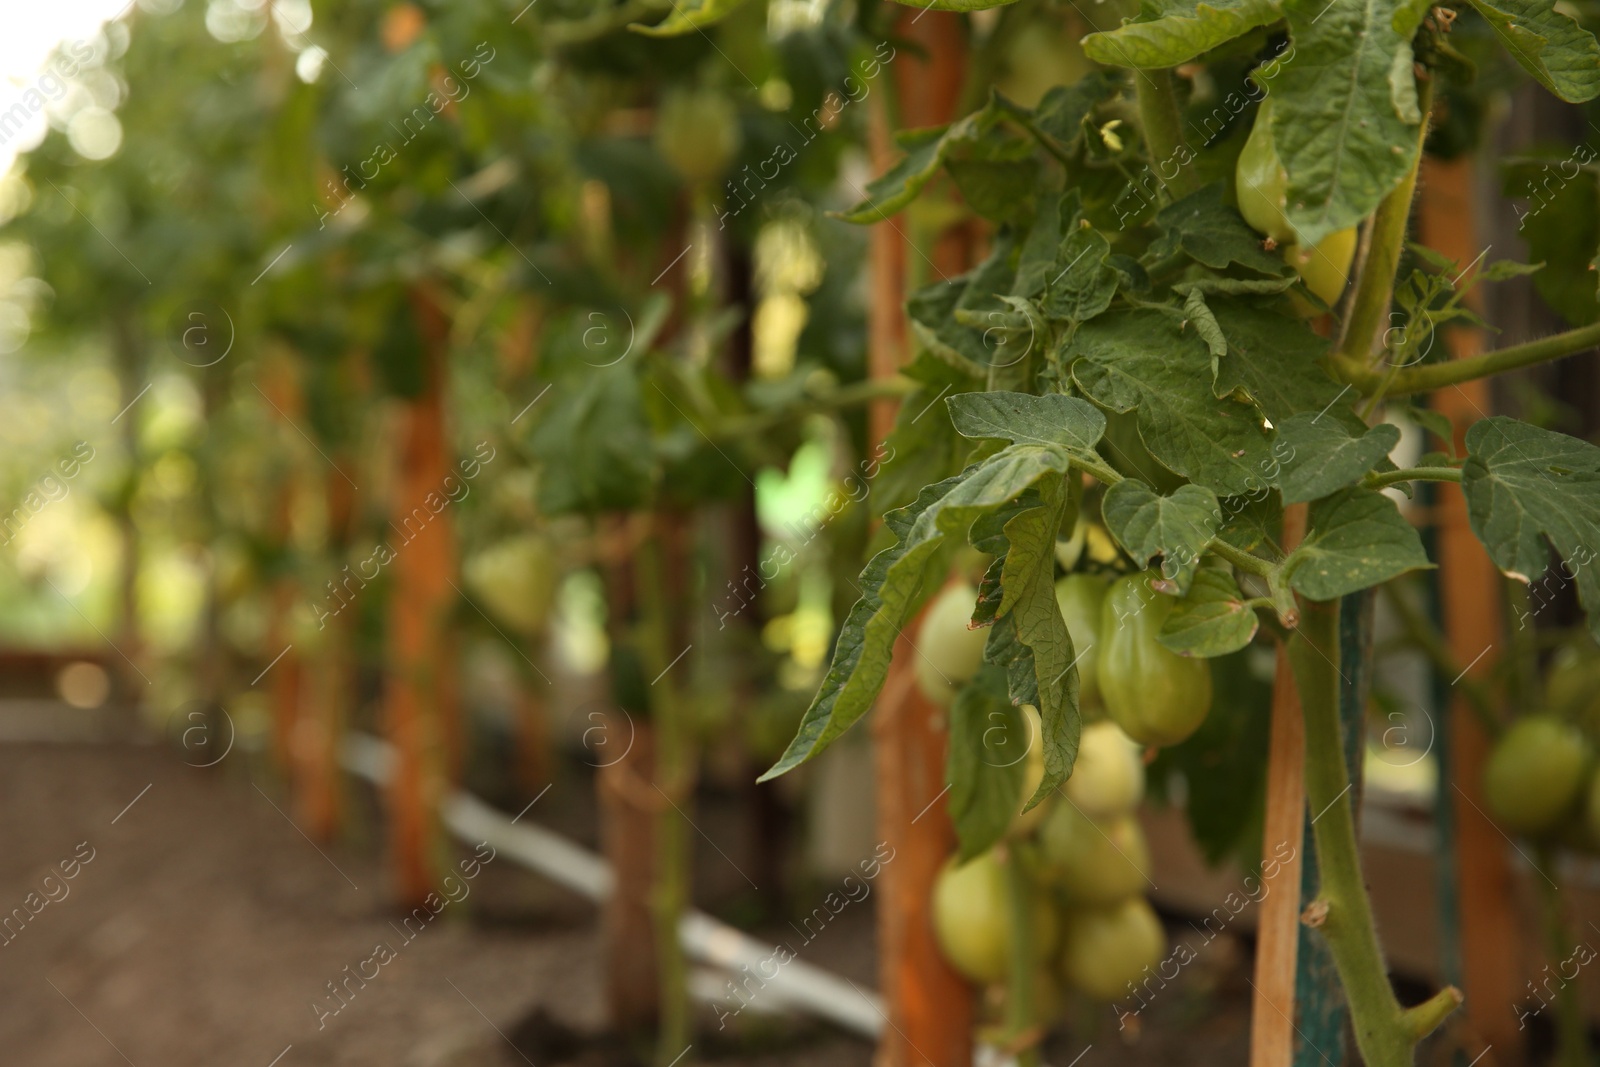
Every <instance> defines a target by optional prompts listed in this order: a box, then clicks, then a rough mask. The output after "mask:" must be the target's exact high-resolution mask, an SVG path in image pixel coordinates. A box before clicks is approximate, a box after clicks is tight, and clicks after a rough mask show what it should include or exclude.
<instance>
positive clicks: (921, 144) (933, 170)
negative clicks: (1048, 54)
mask: <svg viewBox="0 0 1600 1067" xmlns="http://www.w3.org/2000/svg"><path fill="white" fill-rule="evenodd" d="M977 6H979V7H988V6H992V5H987V4H980V5H977ZM952 10H956V9H952ZM1004 110H1005V107H1004V105H1003V104H1002V103H1000V102H997V101H995V100H990V102H989V104H988V105H987V106H985V107H983V108H981V109H980V110H978V111H974V112H973V113H972V114H970V115H968V116H966V117H965V118H963V119H959V120H957V121H956V122H953V123H951V124H950V125H948V126H934V127H930V128H928V129H923V130H910V131H907V132H905V133H902V134H900V135H898V136H897V137H896V138H895V140H896V141H897V142H898V143H899V145H900V147H901V148H903V149H905V151H906V154H905V156H903V157H902V158H901V159H900V160H899V161H898V162H897V163H895V165H894V166H892V167H890V168H889V169H888V170H887V171H885V172H884V173H883V174H881V175H879V176H878V177H876V178H874V179H873V180H872V181H870V182H868V183H867V188H866V190H865V195H864V196H863V198H862V200H861V203H859V204H857V205H856V206H855V207H853V208H851V209H850V210H848V211H844V212H840V213H838V215H837V216H836V217H838V218H841V219H843V220H844V221H846V222H855V223H862V224H865V223H871V222H878V221H881V220H883V219H886V218H889V217H890V216H891V215H893V214H895V213H896V212H898V211H899V210H900V209H901V208H903V207H905V206H906V205H907V204H909V203H911V201H913V200H915V199H916V198H917V194H919V193H921V192H922V189H923V187H924V186H926V185H927V184H928V183H929V182H930V181H932V180H933V178H934V175H936V174H938V173H939V168H940V167H942V166H944V164H945V161H946V160H947V159H949V158H950V157H951V155H952V154H953V153H955V152H957V151H958V150H959V149H963V148H971V146H973V145H974V144H976V143H977V142H979V141H981V140H982V139H983V138H984V137H986V136H987V135H988V134H989V133H990V131H992V130H993V129H994V126H995V123H996V122H998V121H999V119H1000V116H1001V114H1002V113H1003V112H1004Z"/></svg>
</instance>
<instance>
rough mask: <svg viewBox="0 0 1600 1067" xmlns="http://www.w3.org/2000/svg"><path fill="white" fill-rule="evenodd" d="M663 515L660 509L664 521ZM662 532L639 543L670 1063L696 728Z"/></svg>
mask: <svg viewBox="0 0 1600 1067" xmlns="http://www.w3.org/2000/svg"><path fill="white" fill-rule="evenodd" d="M662 518H663V516H662V514H661V513H660V512H657V513H656V520H657V522H660V521H661V520H662ZM666 521H668V522H671V521H673V520H672V519H670V518H669V519H667V520H666ZM661 533H662V531H660V530H657V532H656V536H653V537H650V538H647V539H646V540H645V542H644V543H643V544H642V545H640V551H639V557H638V558H639V578H640V587H641V588H640V594H641V595H640V602H641V603H640V607H641V615H642V616H643V619H642V621H643V624H644V626H643V630H644V635H645V641H646V657H647V659H648V661H649V662H650V664H651V668H650V669H651V670H652V671H655V670H660V671H661V672H662V676H661V677H659V678H658V679H657V681H658V682H659V683H660V684H659V685H656V686H653V687H652V688H653V689H654V693H653V694H652V695H653V700H652V705H653V707H652V709H651V710H652V716H651V717H652V719H653V720H654V723H655V740H656V756H655V782H656V788H657V789H658V790H660V791H661V793H662V795H663V798H664V799H665V800H666V801H669V802H670V803H665V804H663V805H662V806H661V809H660V813H659V815H658V816H657V818H656V884H655V886H654V887H653V889H652V892H651V895H650V909H651V913H652V916H653V918H654V919H655V940H656V967H657V979H658V985H659V987H660V998H661V999H660V1022H659V1030H658V1032H657V1043H656V1057H657V1061H658V1062H659V1063H660V1064H662V1065H666V1064H669V1063H671V1062H673V1060H674V1058H675V1057H677V1056H680V1055H681V1054H682V1052H683V1049H684V1047H685V1046H686V1045H688V1043H689V1018H690V1016H689V1010H690V1009H689V962H688V959H687V957H685V955H684V952H683V944H682V942H681V941H680V940H679V938H678V922H679V920H680V919H681V918H682V916H683V912H684V909H685V908H687V907H688V897H689V830H688V818H689V817H688V816H687V815H686V814H684V812H683V811H682V810H681V807H682V804H687V803H688V802H689V801H688V796H689V782H690V780H691V778H692V765H691V753H690V743H691V740H690V734H689V728H688V723H686V722H685V721H684V713H685V712H686V711H687V709H686V708H685V707H683V706H682V704H681V703H680V701H679V700H678V687H677V683H676V681H674V680H672V679H671V678H668V677H666V673H667V670H668V668H669V666H670V660H671V657H672V652H671V651H670V649H669V637H668V631H669V626H670V624H669V621H668V620H669V612H670V611H671V605H672V593H671V590H670V588H669V586H668V583H669V582H670V580H671V579H670V576H669V575H668V573H667V563H666V559H665V547H664V545H663V541H664V540H666V538H663V537H662V536H661ZM680 801H681V802H682V803H681V804H680Z"/></svg>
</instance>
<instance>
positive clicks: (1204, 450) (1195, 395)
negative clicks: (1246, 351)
mask: <svg viewBox="0 0 1600 1067" xmlns="http://www.w3.org/2000/svg"><path fill="white" fill-rule="evenodd" d="M1063 359H1064V360H1066V361H1068V362H1070V363H1071V364H1072V377H1073V380H1074V381H1076V382H1077V383H1078V387H1079V388H1080V389H1082V390H1083V392H1084V393H1085V394H1086V395H1087V396H1088V397H1089V398H1090V399H1091V400H1093V401H1094V402H1095V403H1097V404H1099V405H1101V406H1102V407H1106V408H1110V409H1111V410H1112V411H1117V412H1128V411H1134V412H1137V419H1138V425H1139V437H1140V439H1142V440H1143V441H1144V443H1145V447H1146V448H1148V449H1149V450H1150V454H1151V455H1153V456H1154V457H1155V458H1156V459H1157V460H1159V461H1160V462H1161V463H1162V464H1164V465H1166V466H1167V467H1168V468H1170V469H1171V470H1174V471H1177V472H1178V473H1179V474H1182V475H1184V476H1185V477H1187V478H1188V479H1189V480H1190V481H1192V482H1195V483H1197V484H1199V485H1203V486H1205V487H1206V488H1208V489H1211V490H1212V491H1214V492H1216V493H1217V494H1218V495H1219V496H1233V495H1237V494H1241V493H1248V492H1250V491H1251V490H1252V489H1257V488H1259V487H1260V486H1261V485H1262V475H1261V473H1260V472H1261V471H1264V470H1266V469H1268V467H1270V466H1271V464H1272V463H1273V459H1272V455H1271V449H1270V446H1269V443H1268V439H1267V435H1266V431H1265V429H1264V428H1263V427H1262V425H1261V417H1260V416H1259V415H1258V414H1257V413H1256V411H1255V410H1254V409H1253V408H1252V407H1251V406H1250V405H1248V404H1243V403H1240V402H1238V401H1236V400H1233V399H1230V398H1224V397H1217V396H1215V395H1213V393H1212V389H1211V381H1212V373H1211V362H1212V357H1211V353H1210V351H1209V350H1208V349H1207V348H1206V344H1205V342H1204V341H1203V340H1201V338H1200V336H1199V335H1198V334H1197V333H1196V332H1195V331H1194V330H1193V329H1185V328H1184V327H1183V326H1182V319H1181V318H1180V317H1179V316H1178V315H1176V314H1175V313H1171V312H1167V311H1164V310H1161V309H1156V308H1137V309H1133V310H1129V311H1109V312H1107V313H1106V314H1104V315H1101V316H1099V317H1098V318H1094V319H1091V320H1090V321H1088V322H1086V323H1084V324H1083V325H1082V326H1080V327H1079V328H1078V331H1077V333H1076V334H1075V335H1074V336H1073V338H1072V340H1071V342H1070V343H1069V344H1068V345H1067V347H1066V349H1065V351H1064V352H1063ZM1074 361H1075V362H1074Z"/></svg>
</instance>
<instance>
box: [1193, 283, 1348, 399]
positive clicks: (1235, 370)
mask: <svg viewBox="0 0 1600 1067" xmlns="http://www.w3.org/2000/svg"><path fill="white" fill-rule="evenodd" d="M1208 304H1209V305H1210V307H1211V312H1212V314H1213V315H1215V316H1216V320H1217V324H1218V326H1219V327H1220V328H1221V329H1222V333H1223V336H1224V337H1226V338H1227V340H1228V352H1227V355H1225V356H1224V357H1223V358H1222V359H1220V360H1218V361H1217V377H1216V393H1217V395H1218V396H1232V397H1235V398H1236V399H1239V400H1249V401H1251V402H1252V403H1254V404H1255V405H1256V407H1258V408H1259V409H1260V410H1261V413H1262V414H1263V415H1265V416H1266V417H1267V418H1268V420H1270V421H1271V422H1272V424H1273V425H1274V426H1277V425H1281V424H1282V423H1283V422H1284V421H1285V420H1286V419H1288V418H1289V416H1291V415H1294V414H1296V413H1299V412H1303V411H1309V412H1320V411H1324V410H1327V411H1328V415H1327V417H1328V418H1331V419H1341V420H1349V419H1353V418H1354V415H1353V414H1352V413H1351V411H1350V409H1349V407H1348V406H1345V407H1332V405H1334V404H1335V402H1336V401H1337V400H1338V399H1339V398H1340V397H1343V396H1348V397H1349V398H1350V400H1351V401H1354V400H1355V399H1356V397H1355V394H1354V392H1353V391H1351V390H1350V389H1349V388H1348V387H1347V386H1341V385H1339V384H1338V383H1337V382H1335V381H1334V380H1333V379H1332V378H1330V377H1328V373H1327V371H1325V370H1323V369H1322V365H1321V364H1320V363H1319V362H1318V360H1320V359H1321V358H1322V355H1323V353H1324V352H1326V351H1327V348H1328V342H1327V340H1326V339H1324V338H1322V337H1318V336H1317V335H1316V334H1315V333H1313V332H1312V331H1311V329H1310V327H1308V326H1307V325H1306V323H1305V321H1304V320H1303V319H1301V318H1299V317H1298V316H1291V315H1285V314H1282V313H1281V312H1280V311H1278V310H1277V309H1276V307H1275V306H1274V305H1270V304H1264V303H1262V302H1261V301H1258V300H1251V299H1247V298H1241V297H1229V296H1216V297H1212V298H1211V299H1210V300H1209V301H1208Z"/></svg>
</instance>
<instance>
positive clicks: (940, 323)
mask: <svg viewBox="0 0 1600 1067" xmlns="http://www.w3.org/2000/svg"><path fill="white" fill-rule="evenodd" d="M1012 247H1013V242H1012V239H1011V236H1010V234H1009V233H1002V234H1001V235H1000V236H999V237H997V238H996V239H995V242H994V248H993V250H992V251H991V253H990V255H989V258H988V259H986V260H984V261H983V262H982V263H980V264H979V265H978V266H977V267H975V268H973V269H972V270H970V271H968V272H967V273H965V274H962V275H959V276H957V277H955V278H951V279H949V280H948V281H938V282H933V283H932V284H930V285H925V286H923V287H922V288H921V289H918V290H917V291H916V292H915V293H913V294H912V295H911V299H909V300H907V301H906V314H907V316H909V317H910V319H911V331H912V333H913V335H915V337H916V339H917V341H918V342H919V343H920V344H921V345H922V347H923V348H924V349H926V350H927V351H928V352H930V353H932V354H933V355H935V356H937V357H939V358H940V359H941V360H943V361H944V362H946V363H949V364H950V365H951V366H953V367H956V368H958V369H959V370H961V371H962V372H963V373H964V374H967V375H970V376H973V377H977V378H980V379H986V378H987V377H988V375H989V372H990V369H991V368H1004V367H1007V366H1011V365H1013V364H1015V363H1016V362H1017V360H1018V357H1017V356H1015V355H1013V354H1012V353H1011V349H1010V344H1011V342H1010V341H1009V340H1008V338H1007V333H1008V331H1007V330H1005V329H1004V325H1005V322H1006V320H1007V316H1008V306H1007V305H1006V303H1005V302H1004V300H1003V298H998V297H997V296H996V294H997V293H1003V292H1005V291H1006V290H1007V289H1009V288H1010V287H1011V280H1012V277H1013V275H1012V268H1011V250H1012ZM963 313H965V314H963ZM973 320H975V321H973ZM996 326H999V327H1001V329H998V330H997V329H994V327H996ZM1022 347H1023V348H1024V349H1026V348H1028V347H1030V345H1024V346H1022Z"/></svg>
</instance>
